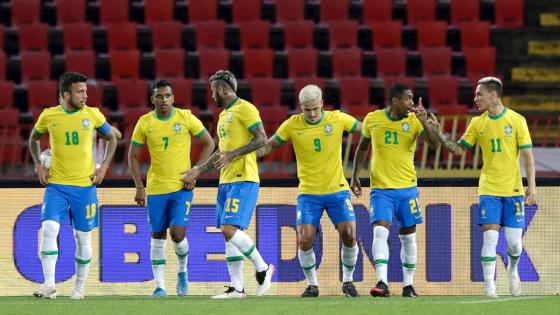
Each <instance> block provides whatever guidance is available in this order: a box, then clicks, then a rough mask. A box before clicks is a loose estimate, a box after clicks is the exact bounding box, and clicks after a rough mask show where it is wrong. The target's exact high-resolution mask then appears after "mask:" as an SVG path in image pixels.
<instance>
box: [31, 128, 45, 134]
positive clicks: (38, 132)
mask: <svg viewBox="0 0 560 315" xmlns="http://www.w3.org/2000/svg"><path fill="white" fill-rule="evenodd" d="M33 130H35V133H36V134H38V135H40V136H42V135H46V134H47V133H48V132H45V133H42V132H40V131H39V130H37V129H35V128H33Z"/></svg>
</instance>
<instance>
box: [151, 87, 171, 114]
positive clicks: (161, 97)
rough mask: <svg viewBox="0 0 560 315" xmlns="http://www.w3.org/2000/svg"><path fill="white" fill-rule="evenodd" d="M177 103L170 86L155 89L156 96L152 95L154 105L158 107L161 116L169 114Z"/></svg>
mask: <svg viewBox="0 0 560 315" xmlns="http://www.w3.org/2000/svg"><path fill="white" fill-rule="evenodd" d="M174 102H175V97H174V96H173V90H172V89H171V87H169V86H163V87H160V88H157V89H154V94H153V95H152V103H153V104H154V106H155V107H156V111H157V112H158V113H160V114H164V115H165V114H167V113H169V111H170V110H171V108H172V107H173V103H174Z"/></svg>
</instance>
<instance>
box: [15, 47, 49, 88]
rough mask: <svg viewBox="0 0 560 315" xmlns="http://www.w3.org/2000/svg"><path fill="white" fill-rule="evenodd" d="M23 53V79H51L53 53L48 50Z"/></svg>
mask: <svg viewBox="0 0 560 315" xmlns="http://www.w3.org/2000/svg"><path fill="white" fill-rule="evenodd" d="M20 55H21V79H22V81H28V80H49V79H50V77H51V54H50V53H48V52H46V51H39V52H35V51H32V52H23V53H21V54H20Z"/></svg>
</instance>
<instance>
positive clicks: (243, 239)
mask: <svg viewBox="0 0 560 315" xmlns="http://www.w3.org/2000/svg"><path fill="white" fill-rule="evenodd" d="M229 241H230V242H231V243H232V244H233V245H235V246H236V247H237V248H238V249H239V250H240V251H241V252H242V253H243V255H245V257H247V258H249V259H250V260H251V261H252V262H253V264H254V265H255V269H257V272H261V271H265V270H267V269H268V264H267V263H265V262H264V260H263V258H262V256H261V254H260V253H259V251H258V250H257V248H256V247H255V245H254V244H253V241H252V240H251V238H250V237H249V235H247V234H245V232H243V231H241V230H237V232H235V234H233V237H232V238H231V239H230V240H229Z"/></svg>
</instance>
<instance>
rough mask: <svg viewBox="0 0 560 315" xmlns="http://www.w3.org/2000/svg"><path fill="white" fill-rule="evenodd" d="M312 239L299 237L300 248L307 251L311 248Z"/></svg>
mask: <svg viewBox="0 0 560 315" xmlns="http://www.w3.org/2000/svg"><path fill="white" fill-rule="evenodd" d="M313 241H314V240H313V239H311V238H299V239H298V245H299V248H300V249H301V250H304V251H308V250H310V249H311V248H313Z"/></svg>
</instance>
